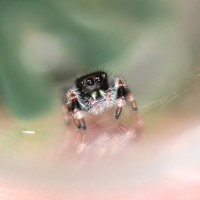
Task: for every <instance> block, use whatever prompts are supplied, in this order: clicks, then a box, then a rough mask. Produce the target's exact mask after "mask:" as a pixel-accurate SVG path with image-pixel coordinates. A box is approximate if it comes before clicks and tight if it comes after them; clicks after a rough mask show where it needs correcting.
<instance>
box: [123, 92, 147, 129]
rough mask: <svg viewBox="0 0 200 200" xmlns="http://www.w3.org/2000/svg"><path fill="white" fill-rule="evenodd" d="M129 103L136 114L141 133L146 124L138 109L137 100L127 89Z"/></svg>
mask: <svg viewBox="0 0 200 200" xmlns="http://www.w3.org/2000/svg"><path fill="white" fill-rule="evenodd" d="M127 101H128V102H130V104H131V107H132V109H133V111H134V113H135V117H136V123H137V132H141V131H142V129H143V126H144V123H143V120H142V116H141V114H140V112H139V111H138V107H137V104H136V101H135V98H134V96H133V94H132V93H131V92H130V90H129V89H127Z"/></svg>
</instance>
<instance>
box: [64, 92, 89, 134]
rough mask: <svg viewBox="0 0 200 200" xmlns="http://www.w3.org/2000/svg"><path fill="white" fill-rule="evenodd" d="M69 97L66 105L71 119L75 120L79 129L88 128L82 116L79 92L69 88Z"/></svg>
mask: <svg viewBox="0 0 200 200" xmlns="http://www.w3.org/2000/svg"><path fill="white" fill-rule="evenodd" d="M67 97H68V98H67V103H66V106H67V108H68V111H69V115H70V117H71V119H72V120H73V121H74V123H75V124H76V126H77V128H78V129H82V130H86V124H85V120H84V118H83V116H82V111H81V106H80V103H79V100H78V94H77V92H76V91H75V90H69V92H68V95H67Z"/></svg>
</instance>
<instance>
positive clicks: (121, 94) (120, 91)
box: [114, 78, 127, 119]
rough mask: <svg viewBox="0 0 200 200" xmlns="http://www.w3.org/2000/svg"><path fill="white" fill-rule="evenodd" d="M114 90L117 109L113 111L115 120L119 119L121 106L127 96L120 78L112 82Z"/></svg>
mask: <svg viewBox="0 0 200 200" xmlns="http://www.w3.org/2000/svg"><path fill="white" fill-rule="evenodd" d="M114 90H115V91H116V100H117V108H116V111H115V118H116V119H119V117H120V115H121V113H122V106H123V104H124V101H125V98H126V96H127V89H126V87H125V83H124V81H123V80H122V79H121V78H116V79H115V81H114Z"/></svg>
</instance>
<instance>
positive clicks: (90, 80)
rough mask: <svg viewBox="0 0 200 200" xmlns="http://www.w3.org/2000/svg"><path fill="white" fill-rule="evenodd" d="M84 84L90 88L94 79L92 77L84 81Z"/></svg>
mask: <svg viewBox="0 0 200 200" xmlns="http://www.w3.org/2000/svg"><path fill="white" fill-rule="evenodd" d="M86 83H87V85H89V86H92V85H94V79H93V78H92V77H90V78H88V79H87V80H86Z"/></svg>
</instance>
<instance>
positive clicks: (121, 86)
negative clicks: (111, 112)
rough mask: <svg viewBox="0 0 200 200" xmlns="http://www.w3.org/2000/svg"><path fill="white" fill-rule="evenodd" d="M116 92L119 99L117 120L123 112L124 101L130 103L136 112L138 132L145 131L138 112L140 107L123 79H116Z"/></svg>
mask: <svg viewBox="0 0 200 200" xmlns="http://www.w3.org/2000/svg"><path fill="white" fill-rule="evenodd" d="M114 87H115V90H116V99H117V109H116V112H115V118H116V119H118V118H119V116H120V114H121V112H122V107H123V103H124V101H125V100H126V101H128V102H129V103H130V105H131V107H132V109H133V111H134V112H135V116H136V121H137V122H136V123H137V132H141V130H142V129H143V120H142V117H141V115H140V112H139V111H138V107H137V104H136V101H135V98H134V96H133V94H132V93H131V92H130V90H129V88H128V87H127V86H126V85H125V82H124V81H123V79H121V78H116V80H115V86H114Z"/></svg>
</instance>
